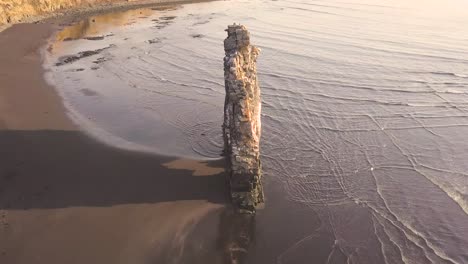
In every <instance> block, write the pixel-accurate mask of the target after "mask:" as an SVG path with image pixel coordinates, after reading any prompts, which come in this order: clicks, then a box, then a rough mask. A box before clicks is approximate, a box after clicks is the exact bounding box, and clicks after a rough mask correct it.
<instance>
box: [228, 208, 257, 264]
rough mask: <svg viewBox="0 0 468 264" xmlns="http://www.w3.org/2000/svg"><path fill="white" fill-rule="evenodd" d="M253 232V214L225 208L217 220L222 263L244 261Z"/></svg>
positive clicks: (232, 263) (234, 263)
mask: <svg viewBox="0 0 468 264" xmlns="http://www.w3.org/2000/svg"><path fill="white" fill-rule="evenodd" d="M254 234H255V215H254V214H241V213H238V212H236V211H234V210H232V209H230V208H227V209H225V210H224V211H223V212H222V213H221V215H220V222H219V235H220V236H219V244H220V245H221V246H222V251H223V256H224V263H225V264H242V263H246V261H247V254H248V252H249V248H250V245H251V243H252V241H253V240H254V238H255V237H254Z"/></svg>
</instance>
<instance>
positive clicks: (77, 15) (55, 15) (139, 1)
mask: <svg viewBox="0 0 468 264" xmlns="http://www.w3.org/2000/svg"><path fill="white" fill-rule="evenodd" d="M211 1H216V0H135V1H129V0H120V1H117V2H111V3H100V4H94V6H90V4H88V5H85V4H82V5H79V6H76V7H70V8H64V9H60V10H56V11H53V12H50V13H47V14H42V15H35V16H30V17H25V18H24V19H23V20H21V21H16V22H12V23H6V24H0V33H1V32H2V31H4V30H6V29H8V28H9V27H11V26H13V25H16V24H32V23H44V22H46V21H49V20H51V19H60V18H64V19H72V20H76V19H82V18H84V17H88V16H92V15H98V14H101V13H106V12H115V11H125V10H128V9H136V8H144V7H151V6H166V5H177V4H189V3H199V2H211Z"/></svg>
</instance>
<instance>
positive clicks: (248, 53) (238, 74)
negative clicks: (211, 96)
mask: <svg viewBox="0 0 468 264" xmlns="http://www.w3.org/2000/svg"><path fill="white" fill-rule="evenodd" d="M226 31H227V33H228V37H227V38H226V39H225V40H224V51H225V57H224V80H225V87H226V100H225V102H224V124H223V136H224V151H225V155H226V158H227V160H228V177H229V179H228V182H229V188H230V193H231V198H232V202H233V204H234V207H235V208H236V209H238V210H239V211H241V212H246V213H253V212H255V209H256V208H258V207H259V205H261V204H263V190H262V184H261V176H262V169H261V163H260V133H261V120H260V112H261V100H260V87H259V86H258V80H257V64H256V61H257V56H258V54H259V52H260V50H259V49H258V48H257V47H255V46H252V45H250V33H249V31H247V29H246V28H245V27H244V26H242V25H236V24H234V25H230V26H228V29H227V30H226Z"/></svg>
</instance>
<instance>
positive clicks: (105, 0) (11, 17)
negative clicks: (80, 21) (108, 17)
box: [0, 0, 181, 26]
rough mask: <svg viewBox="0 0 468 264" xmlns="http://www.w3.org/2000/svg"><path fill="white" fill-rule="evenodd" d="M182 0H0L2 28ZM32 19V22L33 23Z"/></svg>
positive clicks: (0, 24)
mask: <svg viewBox="0 0 468 264" xmlns="http://www.w3.org/2000/svg"><path fill="white" fill-rule="evenodd" d="M172 2H181V1H180V0H0V26H2V25H6V24H13V23H17V22H32V21H34V20H36V19H41V18H44V17H47V16H49V15H51V14H60V13H63V14H66V13H67V12H68V11H70V10H81V11H91V10H93V11H94V10H101V9H103V10H104V9H106V8H105V7H106V6H116V7H117V6H131V5H135V6H136V5H137V4H142V5H143V4H161V3H172ZM31 19H32V21H31Z"/></svg>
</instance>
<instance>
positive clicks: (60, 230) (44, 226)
mask: <svg viewBox="0 0 468 264" xmlns="http://www.w3.org/2000/svg"><path fill="white" fill-rule="evenodd" d="M187 2H188V1H187ZM177 3H181V1H177ZM130 4H131V5H128V6H126V7H118V8H129V9H131V8H136V7H141V6H140V5H138V4H135V3H134V2H132V3H130ZM150 5H151V6H161V4H154V3H152V4H150ZM111 10H112V9H110V8H107V9H105V10H104V9H101V10H99V11H95V12H88V13H86V15H85V14H84V13H79V14H74V15H70V16H68V17H62V18H60V19H46V20H43V21H42V22H40V23H33V24H24V23H23V24H15V25H13V26H12V27H10V28H8V29H6V30H5V31H3V32H0V48H2V50H4V51H5V50H8V52H3V53H1V54H0V72H1V74H0V87H1V89H0V145H1V146H2V147H1V149H0V159H1V160H2V161H3V162H2V165H3V166H2V167H1V168H0V262H2V263H33V262H34V263H52V264H53V263H76V262H81V263H84V262H86V263H109V262H112V263H128V262H127V260H129V259H130V260H136V262H143V261H142V260H144V259H154V260H161V259H166V260H168V259H170V258H172V257H174V255H171V254H172V253H174V254H176V253H178V251H180V250H182V249H183V248H184V247H185V246H186V243H187V242H186V241H185V239H186V237H188V236H189V235H190V233H191V230H192V229H193V228H194V226H196V225H197V223H199V222H200V221H202V219H204V218H205V217H206V216H207V215H209V214H212V213H213V212H215V211H219V210H220V209H221V208H223V207H224V205H225V204H226V200H225V193H224V191H225V190H224V184H225V182H224V181H225V180H224V163H223V162H224V161H223V160H222V159H220V160H212V161H199V160H191V159H184V158H178V157H165V156H161V155H156V154H149V153H141V152H137V151H131V150H125V149H121V148H118V147H113V146H109V145H106V144H104V143H102V142H99V141H98V140H96V139H94V138H92V137H89V136H88V134H87V133H86V132H84V131H82V130H80V127H79V126H77V125H76V124H74V122H73V121H72V120H70V118H69V117H68V116H67V109H66V107H65V106H64V104H63V102H62V99H61V97H60V95H59V94H58V93H57V91H56V89H55V88H54V87H51V86H50V85H49V84H48V83H47V82H46V80H45V78H44V69H43V67H42V57H41V49H42V47H44V45H45V44H47V42H48V39H49V38H50V37H51V36H53V34H55V32H57V31H58V30H59V29H60V28H61V26H60V24H61V23H71V22H73V21H75V20H76V19H78V18H80V19H82V18H83V17H86V16H90V15H93V14H96V12H97V13H99V12H107V11H111ZM78 16H81V17H78ZM205 229H209V227H206V228H205ZM207 232H208V233H210V232H211V233H213V231H209V230H207ZM203 234H204V232H201V233H200V236H203ZM213 236H215V235H214V234H213ZM70 238H73V239H70ZM89 238H90V239H91V240H90V239H89ZM213 239H215V238H213ZM196 240H197V239H194V242H192V243H195V242H196ZM83 252H85V254H82V253H83ZM194 254H195V253H194Z"/></svg>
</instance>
